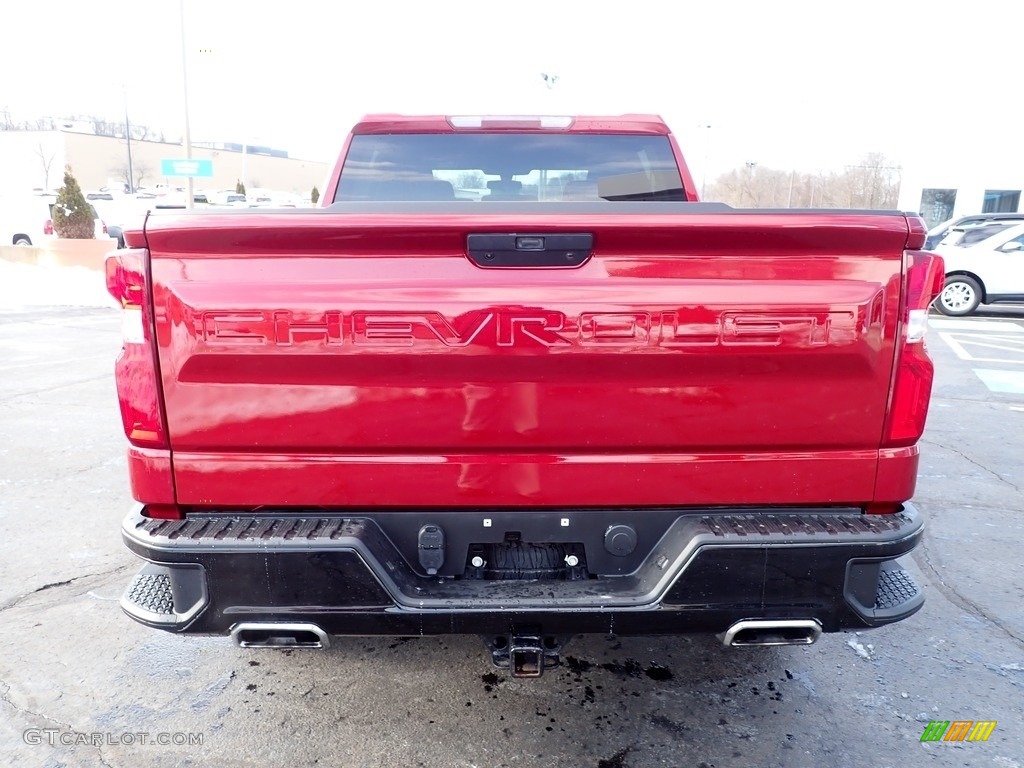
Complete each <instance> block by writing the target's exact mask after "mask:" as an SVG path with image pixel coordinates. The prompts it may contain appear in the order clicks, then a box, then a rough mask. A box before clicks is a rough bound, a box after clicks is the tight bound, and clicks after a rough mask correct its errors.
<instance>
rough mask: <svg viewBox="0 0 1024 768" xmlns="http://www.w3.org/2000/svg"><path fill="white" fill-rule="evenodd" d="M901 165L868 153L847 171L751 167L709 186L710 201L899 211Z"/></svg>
mask: <svg viewBox="0 0 1024 768" xmlns="http://www.w3.org/2000/svg"><path fill="white" fill-rule="evenodd" d="M900 173H901V171H900V167H899V166H897V165H892V164H891V162H890V161H889V160H888V159H887V158H886V157H885V155H882V154H880V153H877V152H876V153H871V154H868V155H866V156H865V157H864V158H863V159H861V160H860V162H859V163H857V164H856V165H849V166H847V167H846V168H845V169H844V170H843V171H842V172H841V173H839V172H831V173H822V172H818V173H813V174H812V173H798V172H797V171H796V170H790V171H779V170H774V169H770V168H764V167H762V166H759V165H757V164H756V163H747V164H746V165H745V167H742V168H736V169H734V170H731V171H728V172H727V173H724V174H722V175H721V176H719V177H718V178H717V179H716V180H715V181H714V183H712V184H709V185H708V186H709V189H708V194H707V195H706V199H707V200H718V201H721V202H725V203H729V204H730V205H734V206H737V207H741V208H766V207H769V208H772V207H774V208H784V207H793V208H834V207H841V208H882V209H885V208H889V209H891V208H895V207H896V205H897V204H898V201H899V191H900Z"/></svg>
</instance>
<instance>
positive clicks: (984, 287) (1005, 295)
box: [935, 224, 1024, 317]
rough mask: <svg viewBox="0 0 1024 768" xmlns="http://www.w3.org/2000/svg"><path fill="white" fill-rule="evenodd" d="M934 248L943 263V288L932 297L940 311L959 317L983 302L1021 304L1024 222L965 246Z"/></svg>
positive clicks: (1023, 278) (1023, 289) (1023, 300)
mask: <svg viewBox="0 0 1024 768" xmlns="http://www.w3.org/2000/svg"><path fill="white" fill-rule="evenodd" d="M935 250H936V252H937V253H939V254H941V256H942V258H943V260H944V261H945V262H946V287H945V288H944V289H943V291H942V293H941V294H939V297H938V298H937V299H936V300H935V308H936V309H937V310H939V312H941V313H942V314H944V315H952V316H953V317H962V316H964V315H969V314H971V313H972V312H974V311H975V310H976V309H977V308H978V307H979V306H980V305H982V304H999V303H1004V302H1009V303H1024V224H1018V225H1016V226H1013V227H1008V228H1006V229H1003V230H1001V231H999V232H996V233H995V234H993V235H991V236H990V237H987V238H985V239H984V240H982V241H981V242H979V243H975V244H973V245H968V246H967V247H960V246H953V245H947V246H943V247H939V248H936V249H935Z"/></svg>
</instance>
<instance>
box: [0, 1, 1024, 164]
mask: <svg viewBox="0 0 1024 768" xmlns="http://www.w3.org/2000/svg"><path fill="white" fill-rule="evenodd" d="M182 7H183V8H184V27H185V36H184V45H185V52H186V56H185V58H186V61H187V73H188V95H189V98H188V105H189V118H190V125H191V133H192V138H193V140H200V141H203V140H205V141H246V142H249V143H253V144H261V145H269V146H273V147H278V148H282V149H286V150H287V151H288V152H289V153H290V154H291V155H292V156H293V157H300V158H304V159H312V160H322V161H327V162H330V161H332V160H333V159H334V157H335V156H336V154H337V152H338V150H339V149H340V146H341V143H342V141H343V139H344V136H345V134H346V133H347V131H348V129H349V128H350V127H351V125H352V124H353V123H354V122H355V121H356V120H358V119H359V117H361V116H362V115H363V114H365V113H368V112H378V111H379V112H405V113H442V114H481V113H484V114H621V113H625V112H653V113H656V114H660V115H662V116H663V117H664V118H665V120H666V121H667V122H668V123H669V125H670V126H671V127H672V129H673V131H674V132H675V133H676V135H677V137H678V138H679V141H680V144H681V146H682V148H683V152H684V154H685V155H686V156H687V157H688V160H689V164H690V167H691V169H692V171H693V175H694V177H695V179H696V180H697V181H698V183H699V182H700V181H701V180H702V178H703V177H704V176H706V177H707V179H708V180H709V181H710V180H711V179H712V178H713V177H714V176H715V175H717V174H718V173H721V172H724V171H726V170H729V169H731V168H735V167H739V166H742V165H743V164H744V163H750V162H752V163H757V164H758V165H762V166H765V167H772V168H780V169H793V170H800V171H815V170H827V169H841V168H842V167H843V166H844V165H851V164H856V163H857V162H859V161H860V159H861V158H862V157H863V156H864V155H865V154H866V153H868V152H882V153H884V154H885V155H886V156H887V157H888V158H890V159H891V160H892V161H893V163H894V164H902V165H904V166H907V165H914V164H920V163H929V162H942V159H943V157H945V156H946V155H947V154H948V153H949V152H950V151H951V150H952V151H957V152H961V153H962V152H964V151H969V152H971V153H982V154H984V153H990V154H991V153H998V152H1001V151H1006V150H1007V148H1010V149H1016V148H1017V147H1019V146H1020V145H1019V139H1018V138H1017V137H1018V136H1019V133H1020V123H1019V117H1018V118H1013V119H1011V118H1007V117H1005V114H1009V113H1018V114H1019V111H1020V110H1019V107H1018V106H1017V105H1016V104H1011V103H1006V102H1005V101H1004V100H1005V96H1006V95H1007V94H1008V93H1010V92H1011V91H1013V89H1012V88H1011V87H1010V86H1012V84H1013V83H1019V82H1020V77H1021V75H1022V74H1024V67H1022V64H1021V59H1020V55H1019V50H1020V45H1019V43H1018V40H1019V33H1020V30H1021V29H1022V28H1024V25H1022V24H1021V22H1022V21H1024V3H1006V4H1005V5H999V4H996V3H992V4H986V6H985V9H986V11H985V13H979V12H977V11H978V6H977V5H976V4H969V3H966V2H962V0H948V1H947V2H946V3H944V4H943V3H937V2H934V0H933V1H932V2H919V1H918V0H889V2H884V3H883V2H877V1H876V0H859V1H858V2H855V3H853V2H848V3H840V2H828V0H818V2H787V1H786V0H778V2H774V3H768V2H742V1H739V0H737V1H735V2H722V1H721V0H704V1H703V2H688V1H685V2H684V0H676V1H675V2H671V1H666V0H642V1H637V0H633V1H632V2H614V3H612V2H608V3H605V4H601V3H599V2H594V0H591V2H576V1H575V0H546V1H545V2H536V1H535V0H516V1H515V2H479V1H478V2H443V1H442V0H435V2H412V1H411V0H410V1H406V0H369V1H368V2H354V1H353V0H348V1H347V2H342V1H340V0H331V1H330V2H324V1H321V0H291V2H288V3H273V4H271V3H259V2H257V3H253V2H238V1H236V0H96V1H95V2H88V1H87V0H74V1H73V2H72V1H69V0H48V1H47V2H45V3H31V4H30V3H20V4H18V5H15V4H14V3H13V2H7V3H4V4H3V5H2V9H0V29H22V30H40V32H39V33H38V34H32V33H30V34H19V35H5V39H4V43H3V45H0V109H2V108H3V107H5V106H6V107H7V108H9V109H10V110H11V112H12V113H13V115H14V117H15V118H16V119H30V118H35V117H38V116H40V115H54V116H60V115H66V114H75V113H79V114H98V115H109V116H110V117H112V118H117V117H118V116H121V115H123V114H124V109H125V103H126V102H127V107H128V111H129V114H130V116H131V119H132V121H133V122H139V123H143V124H147V125H150V126H152V127H155V128H157V129H163V130H165V131H166V132H167V134H168V135H169V136H170V135H171V134H175V135H180V133H181V130H182V128H181V127H182V126H183V124H184V116H183V104H184V98H183V92H184V88H183V79H182V27H181V8H182ZM994 18H995V19H998V23H994V21H993V19H994ZM1001 29H1005V30H1007V32H1006V37H1005V40H1004V39H1003V38H1001V37H1000V36H1001V34H1002V33H1001V32H1000V30H1001ZM541 73H549V74H553V75H557V77H558V80H557V82H556V83H555V85H554V87H552V88H548V87H547V86H546V85H545V82H544V80H543V79H542V77H541ZM1003 103H1006V109H1007V110H1009V111H1010V112H1007V113H1003V112H1001V109H1000V107H999V105H1000V104H1003ZM1001 115H1002V116H1001ZM707 126H710V127H707ZM0 170H2V169H0Z"/></svg>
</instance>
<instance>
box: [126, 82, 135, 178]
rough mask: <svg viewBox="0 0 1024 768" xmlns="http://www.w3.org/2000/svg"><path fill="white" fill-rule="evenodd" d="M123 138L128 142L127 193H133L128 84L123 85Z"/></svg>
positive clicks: (133, 175) (133, 174) (133, 176)
mask: <svg viewBox="0 0 1024 768" xmlns="http://www.w3.org/2000/svg"><path fill="white" fill-rule="evenodd" d="M123 93H124V138H125V140H126V141H127V142H128V194H129V195H134V194H135V172H134V171H133V170H132V126H131V123H129V122H128V86H124V88H123Z"/></svg>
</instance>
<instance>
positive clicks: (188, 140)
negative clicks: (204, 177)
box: [179, 0, 195, 209]
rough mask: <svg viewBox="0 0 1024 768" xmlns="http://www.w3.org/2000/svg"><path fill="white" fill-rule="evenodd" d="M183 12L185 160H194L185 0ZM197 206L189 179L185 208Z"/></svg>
mask: <svg viewBox="0 0 1024 768" xmlns="http://www.w3.org/2000/svg"><path fill="white" fill-rule="evenodd" d="M179 6H180V10H181V86H182V95H183V96H184V97H185V137H184V144H185V147H184V149H185V159H186V160H191V159H192V133H191V130H190V128H189V122H188V56H187V54H186V52H185V0H179ZM194 204H195V185H194V182H193V180H192V177H191V176H189V177H188V192H187V197H186V198H185V207H186V208H189V209H191V208H192V207H194Z"/></svg>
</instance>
